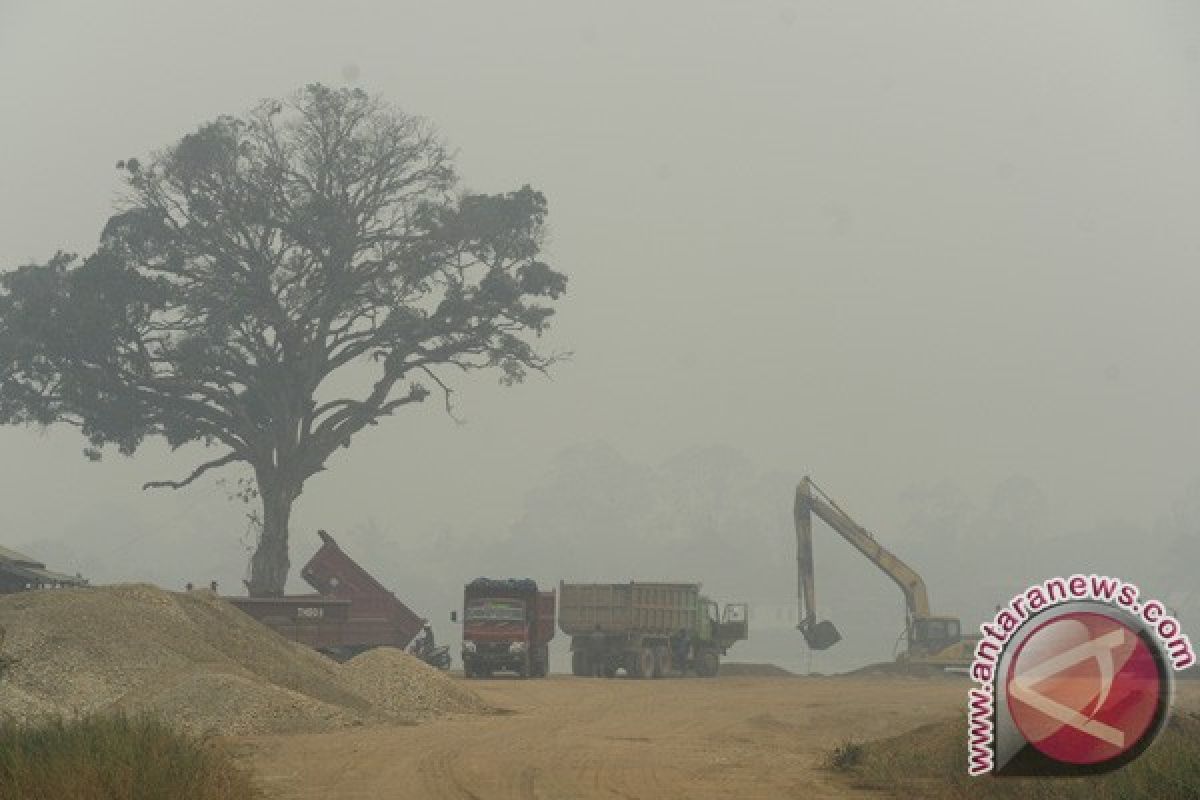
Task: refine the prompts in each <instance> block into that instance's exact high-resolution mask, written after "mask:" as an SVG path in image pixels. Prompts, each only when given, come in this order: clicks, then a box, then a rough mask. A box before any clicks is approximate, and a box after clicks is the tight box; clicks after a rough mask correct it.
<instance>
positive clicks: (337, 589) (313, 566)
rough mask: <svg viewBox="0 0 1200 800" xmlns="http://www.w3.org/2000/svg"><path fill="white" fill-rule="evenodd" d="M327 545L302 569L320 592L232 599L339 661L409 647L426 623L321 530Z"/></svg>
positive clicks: (266, 622)
mask: <svg viewBox="0 0 1200 800" xmlns="http://www.w3.org/2000/svg"><path fill="white" fill-rule="evenodd" d="M317 535H318V536H320V537H321V547H320V549H319V550H317V552H316V554H315V555H313V557H312V558H311V559H309V561H308V563H307V564H305V565H304V568H303V569H301V570H300V575H301V577H303V578H304V580H305V581H307V582H308V585H309V586H311V587H313V588H314V589H316V590H317V593H315V594H299V595H280V596H278V597H226V598H224V599H225V600H228V601H229V602H230V603H232V604H233V605H235V606H237V607H238V608H240V609H241V610H242V611H244V612H246V613H247V614H249V615H250V616H252V617H254V619H256V620H258V621H259V622H261V623H263V624H264V625H266V626H267V627H268V628H271V629H272V630H274V631H275V632H277V633H279V634H282V635H283V636H285V637H286V638H288V639H291V640H292V641H295V642H299V643H301V644H305V645H308V646H309V647H312V648H314V649H316V650H319V651H321V652H322V653H325V654H327V655H329V656H332V657H333V658H336V659H338V660H345V659H348V658H351V657H353V656H355V655H357V654H358V653H361V652H364V651H366V650H370V649H371V648H373V647H399V648H405V647H407V646H408V645H409V643H410V642H412V640H413V638H414V637H415V636H416V635H417V634H418V633H419V632H420V631H421V628H422V626H423V625H424V623H425V620H424V619H422V618H421V617H419V616H417V615H416V614H415V613H413V611H412V609H410V608H409V607H408V606H406V605H404V603H402V602H400V600H399V599H397V597H396V595H394V594H392V593H391V592H390V591H388V590H387V588H386V587H385V586H384V585H383V584H381V583H380V582H379V581H377V580H375V578H374V577H372V576H371V574H370V573H368V572H367V571H366V570H365V569H363V568H362V567H360V566H359V565H358V564H357V563H356V562H355V561H354V559H352V558H350V556H348V555H346V553H345V552H344V551H343V550H342V549H341V548H340V547H339V546H338V543H337V542H336V541H334V539H333V537H332V536H330V535H329V534H328V533H326V532H325V531H317Z"/></svg>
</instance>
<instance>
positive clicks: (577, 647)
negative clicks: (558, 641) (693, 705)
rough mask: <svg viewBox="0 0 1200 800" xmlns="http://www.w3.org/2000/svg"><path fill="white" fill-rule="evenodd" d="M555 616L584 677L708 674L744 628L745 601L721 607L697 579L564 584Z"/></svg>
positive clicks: (573, 664) (574, 666)
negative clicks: (688, 581) (569, 640)
mask: <svg viewBox="0 0 1200 800" xmlns="http://www.w3.org/2000/svg"><path fill="white" fill-rule="evenodd" d="M558 616H559V627H560V628H561V629H562V631H563V633H565V634H568V635H569V636H570V637H571V672H572V673H573V674H574V675H581V676H584V675H586V676H603V677H608V678H611V677H614V676H615V675H616V674H617V672H618V671H623V672H624V674H625V675H626V676H627V677H631V678H661V677H663V676H665V675H686V674H688V673H689V672H694V673H695V674H697V675H700V676H701V677H713V676H715V675H716V674H717V672H718V671H719V669H720V660H721V656H723V655H725V654H726V653H727V652H728V651H729V648H730V647H732V646H733V644H734V643H735V642H737V641H741V640H743V639H745V638H746V637H747V635H748V633H749V629H748V616H749V614H748V607H747V605H746V604H745V603H727V604H726V605H725V607H724V610H722V609H721V608H720V606H719V605H718V604H717V603H716V602H714V601H712V600H710V599H709V598H708V597H705V596H704V595H702V594H701V593H700V584H698V583H637V582H629V583H566V582H561V583H560V584H559V609H558Z"/></svg>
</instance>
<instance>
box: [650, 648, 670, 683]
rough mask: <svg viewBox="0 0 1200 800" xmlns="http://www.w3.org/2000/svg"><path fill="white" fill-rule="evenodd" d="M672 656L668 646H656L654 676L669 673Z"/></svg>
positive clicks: (658, 676)
mask: <svg viewBox="0 0 1200 800" xmlns="http://www.w3.org/2000/svg"><path fill="white" fill-rule="evenodd" d="M670 659H671V657H670V655H669V654H668V652H667V648H665V647H663V646H661V645H660V646H658V647H656V648H654V677H655V678H661V677H662V676H663V675H666V674H667V671H668V670H669V669H670V668H671V661H670Z"/></svg>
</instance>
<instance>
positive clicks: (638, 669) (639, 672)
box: [625, 647, 658, 678]
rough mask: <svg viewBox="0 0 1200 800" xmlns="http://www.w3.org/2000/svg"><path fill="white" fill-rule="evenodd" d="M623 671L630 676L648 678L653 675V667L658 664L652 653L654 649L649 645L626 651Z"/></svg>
mask: <svg viewBox="0 0 1200 800" xmlns="http://www.w3.org/2000/svg"><path fill="white" fill-rule="evenodd" d="M625 658H626V662H625V663H626V667H625V671H626V672H628V673H629V677H631V678H650V677H653V675H654V670H655V667H656V666H657V665H658V658H657V657H655V655H654V650H653V649H652V648H649V647H643V648H641V649H640V650H635V651H634V652H632V653H627V654H626V656H625Z"/></svg>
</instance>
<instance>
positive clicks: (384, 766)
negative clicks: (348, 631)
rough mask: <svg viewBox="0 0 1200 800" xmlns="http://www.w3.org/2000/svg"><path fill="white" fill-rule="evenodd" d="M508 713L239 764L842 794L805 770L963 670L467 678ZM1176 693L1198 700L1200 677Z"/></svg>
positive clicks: (391, 778) (473, 790) (316, 739)
mask: <svg viewBox="0 0 1200 800" xmlns="http://www.w3.org/2000/svg"><path fill="white" fill-rule="evenodd" d="M472 686H473V687H474V688H476V689H478V690H479V691H480V693H481V694H482V695H483V696H484V698H485V699H486V700H488V701H489V702H490V703H492V704H494V705H496V706H498V707H501V708H505V709H508V710H509V712H510V713H507V714H502V715H498V716H488V717H470V716H463V717H454V718H447V719H441V720H438V721H435V722H430V723H426V724H422V725H418V726H414V727H408V728H386V729H369V730H359V731H350V732H341V733H333V734H318V735H304V736H272V737H257V738H253V739H247V740H245V741H246V742H247V743H249V744H250V745H251V752H252V754H253V755H252V756H251V759H252V763H253V766H254V768H255V769H256V771H257V772H258V774H259V775H260V777H261V780H262V783H263V784H264V786H265V787H266V788H267V789H268V790H269V791H270V793H271V796H272V797H274V798H279V800H301V799H302V798H303V799H307V798H313V799H315V798H321V800H328V799H329V798H338V799H339V800H360V799H362V798H372V800H373V799H374V798H389V799H395V798H400V799H401V800H403V799H404V798H414V799H415V798H428V800H443V799H444V800H449V799H450V798H454V799H455V800H458V799H459V798H466V799H467V800H506V799H507V798H522V799H527V798H528V799H533V798H536V799H537V800H577V799H578V800H587V799H588V798H624V799H625V800H632V799H633V798H647V799H650V798H653V799H654V800H673V799H674V798H679V799H680V800H683V799H684V798H686V800H703V799H704V798H721V799H722V800H727V798H731V797H732V798H737V800H757V799H758V798H763V799H764V800H765V799H766V798H771V800H776V799H777V798H832V797H836V798H845V797H864V798H866V797H871V798H875V800H878V794H877V793H875V794H871V793H862V794H858V793H855V792H854V791H852V790H849V789H847V788H846V787H845V786H843V785H842V784H840V783H838V782H837V781H836V780H835V779H834V778H833V776H831V775H830V774H829V773H827V772H825V771H823V770H820V769H818V768H817V767H818V762H819V760H820V758H821V756H822V754H823V753H824V752H825V751H826V750H827V749H828V748H829V747H831V746H832V745H835V744H837V743H839V742H841V741H844V740H846V739H848V738H855V739H873V738H878V737H883V736H888V735H892V734H895V733H901V732H903V731H905V730H909V729H911V728H914V727H916V726H918V725H921V724H924V723H926V722H932V721H934V720H937V719H943V718H945V717H946V716H947V715H950V714H953V713H955V712H957V711H958V710H959V709H961V708H962V707H963V705H964V698H965V693H966V689H967V683H966V682H965V681H963V682H958V681H951V680H929V681H921V680H913V679H880V678H869V679H868V678H862V679H854V678H722V679H718V680H715V681H707V680H699V679H693V680H664V681H630V680H603V679H597V680H590V679H583V678H570V677H552V678H549V679H547V680H543V681H515V680H508V681H506V680H494V681H482V682H475V683H472ZM1179 700H1180V703H1181V704H1182V705H1183V706H1184V707H1187V708H1190V709H1192V710H1195V709H1197V708H1200V686H1188V687H1184V691H1183V692H1182V695H1181V697H1180V698H1179Z"/></svg>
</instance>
